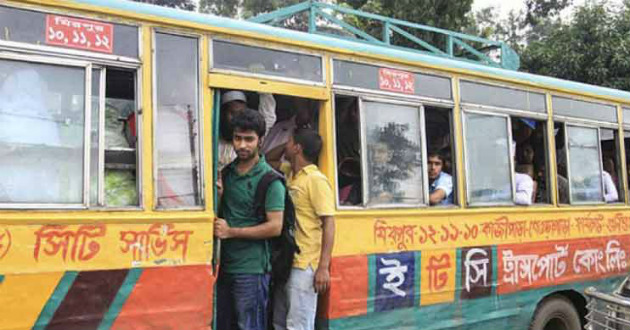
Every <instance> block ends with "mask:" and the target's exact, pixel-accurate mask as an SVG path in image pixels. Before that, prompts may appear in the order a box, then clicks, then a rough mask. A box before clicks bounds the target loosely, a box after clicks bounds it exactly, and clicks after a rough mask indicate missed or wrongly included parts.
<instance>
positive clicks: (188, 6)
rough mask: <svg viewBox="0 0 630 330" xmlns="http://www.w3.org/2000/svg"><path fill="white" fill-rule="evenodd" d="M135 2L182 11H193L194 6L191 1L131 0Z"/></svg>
mask: <svg viewBox="0 0 630 330" xmlns="http://www.w3.org/2000/svg"><path fill="white" fill-rule="evenodd" d="M132 1H135V2H142V3H150V4H153V5H158V6H164V7H171V8H178V9H184V10H190V11H193V10H195V4H194V3H193V2H192V0H132Z"/></svg>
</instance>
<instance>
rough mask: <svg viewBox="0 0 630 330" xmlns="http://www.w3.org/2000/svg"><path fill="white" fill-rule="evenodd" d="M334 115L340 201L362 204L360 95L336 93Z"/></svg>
mask: <svg viewBox="0 0 630 330" xmlns="http://www.w3.org/2000/svg"><path fill="white" fill-rule="evenodd" d="M335 115H336V140H337V164H338V165H337V166H338V173H339V177H338V184H339V203H340V204H341V205H359V204H361V203H362V202H363V196H362V180H361V178H362V174H361V145H360V143H359V130H360V125H359V101H358V98H357V97H352V96H336V97H335Z"/></svg>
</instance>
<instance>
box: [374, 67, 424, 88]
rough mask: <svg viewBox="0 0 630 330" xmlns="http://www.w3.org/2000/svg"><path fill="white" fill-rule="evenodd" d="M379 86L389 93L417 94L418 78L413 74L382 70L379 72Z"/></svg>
mask: <svg viewBox="0 0 630 330" xmlns="http://www.w3.org/2000/svg"><path fill="white" fill-rule="evenodd" d="M378 86H379V88H380V89H381V90H385V91H389V92H396V93H405V94H415V92H416V77H415V76H414V74H413V73H411V72H405V71H400V70H392V69H386V68H381V69H379V70H378Z"/></svg>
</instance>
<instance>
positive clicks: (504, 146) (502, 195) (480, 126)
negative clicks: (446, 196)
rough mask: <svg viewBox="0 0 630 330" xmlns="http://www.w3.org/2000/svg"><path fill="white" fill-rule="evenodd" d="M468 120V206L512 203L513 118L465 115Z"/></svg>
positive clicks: (479, 114)
mask: <svg viewBox="0 0 630 330" xmlns="http://www.w3.org/2000/svg"><path fill="white" fill-rule="evenodd" d="M464 120H465V135H464V141H465V143H466V173H467V174H466V178H467V189H468V191H467V193H468V203H470V204H471V205H491V204H508V205H509V204H512V201H513V196H512V166H511V162H510V158H511V157H510V156H511V152H510V150H511V149H510V148H511V142H510V134H509V131H508V124H509V117H508V116H505V115H486V114H481V113H475V112H465V114H464Z"/></svg>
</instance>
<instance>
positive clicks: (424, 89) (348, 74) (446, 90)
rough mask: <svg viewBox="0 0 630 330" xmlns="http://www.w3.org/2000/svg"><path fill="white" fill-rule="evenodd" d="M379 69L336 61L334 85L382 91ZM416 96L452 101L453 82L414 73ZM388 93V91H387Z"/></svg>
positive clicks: (443, 78)
mask: <svg viewBox="0 0 630 330" xmlns="http://www.w3.org/2000/svg"><path fill="white" fill-rule="evenodd" d="M381 69H382V68H379V67H377V66H373V65H368V64H361V63H354V62H348V61H337V60H336V61H334V83H335V84H336V85H345V86H352V87H359V88H366V89H374V90H381V89H382V88H380V84H379V70H381ZM412 75H413V80H414V86H413V89H412V90H413V93H411V94H415V95H420V96H426V97H432V98H439V99H448V100H450V99H452V94H451V80H450V79H449V78H445V77H439V76H433V75H428V74H420V73H412ZM386 91H387V90H386Z"/></svg>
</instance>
